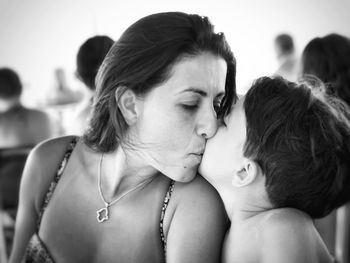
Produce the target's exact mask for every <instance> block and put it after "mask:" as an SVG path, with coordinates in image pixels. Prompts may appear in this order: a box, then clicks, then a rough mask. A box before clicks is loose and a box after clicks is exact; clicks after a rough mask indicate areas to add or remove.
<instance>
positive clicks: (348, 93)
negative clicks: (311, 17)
mask: <svg viewBox="0 0 350 263" xmlns="http://www.w3.org/2000/svg"><path fill="white" fill-rule="evenodd" d="M302 68H303V73H304V74H312V75H315V76H317V77H318V78H320V79H321V80H322V81H323V82H325V83H326V84H328V85H327V86H328V89H331V90H330V91H329V92H330V93H332V92H334V93H335V95H336V96H338V97H340V98H341V99H342V100H344V101H345V102H346V103H347V104H348V105H350V40H349V39H348V38H347V37H345V36H341V35H339V34H329V35H327V36H325V37H322V38H320V37H317V38H314V39H312V40H311V41H310V42H309V43H308V44H307V45H306V47H305V48H304V51H303V54H302Z"/></svg>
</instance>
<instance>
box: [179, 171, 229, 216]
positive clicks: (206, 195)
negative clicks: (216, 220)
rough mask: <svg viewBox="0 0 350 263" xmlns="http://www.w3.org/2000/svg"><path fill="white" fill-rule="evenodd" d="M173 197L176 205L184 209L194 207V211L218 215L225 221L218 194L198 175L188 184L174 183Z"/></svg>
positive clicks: (223, 209)
mask: <svg viewBox="0 0 350 263" xmlns="http://www.w3.org/2000/svg"><path fill="white" fill-rule="evenodd" d="M174 195H176V197H175V198H176V199H177V201H178V205H180V206H182V207H184V208H186V207H188V208H190V207H192V209H193V207H194V206H195V207H196V209H203V210H204V211H206V212H209V211H210V212H212V213H218V214H217V215H219V216H220V217H225V219H226V212H225V207H224V205H223V202H222V200H221V198H220V195H219V193H218V192H217V191H216V189H215V188H214V187H213V186H212V185H211V184H210V183H208V181H206V180H205V179H204V178H203V177H202V176H200V175H197V176H196V178H195V179H194V180H193V181H191V182H189V183H176V184H175V189H174Z"/></svg>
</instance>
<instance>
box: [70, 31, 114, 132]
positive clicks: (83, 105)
mask: <svg viewBox="0 0 350 263" xmlns="http://www.w3.org/2000/svg"><path fill="white" fill-rule="evenodd" d="M113 43H114V41H113V39H112V38H110V37H108V36H94V37H91V38H89V39H87V40H86V41H85V42H84V43H83V44H82V45H81V46H80V48H79V51H78V54H77V59H76V63H77V70H76V75H77V77H78V79H79V80H80V81H81V82H82V83H83V84H84V86H85V87H86V92H85V96H84V98H83V100H82V101H81V102H80V103H79V105H78V106H77V107H76V109H75V112H74V113H73V114H72V115H70V116H67V121H66V124H65V132H66V133H67V134H76V135H81V134H82V133H83V131H84V130H85V129H86V127H87V123H88V118H89V115H90V112H91V108H92V103H93V97H94V94H95V89H96V85H95V77H96V74H97V72H98V69H99V67H100V65H101V63H102V61H103V59H104V58H105V56H106V54H107V53H108V51H109V49H110V48H111V47H112V45H113Z"/></svg>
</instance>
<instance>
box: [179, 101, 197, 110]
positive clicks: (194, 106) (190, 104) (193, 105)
mask: <svg viewBox="0 0 350 263" xmlns="http://www.w3.org/2000/svg"><path fill="white" fill-rule="evenodd" d="M181 107H182V108H183V109H185V110H186V111H195V110H197V109H198V108H199V102H198V101H192V102H184V103H182V104H181Z"/></svg>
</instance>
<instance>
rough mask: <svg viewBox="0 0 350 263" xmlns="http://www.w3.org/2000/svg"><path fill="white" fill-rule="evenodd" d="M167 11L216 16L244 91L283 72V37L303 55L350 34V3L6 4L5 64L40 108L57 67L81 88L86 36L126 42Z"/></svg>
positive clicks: (0, 35) (0, 59) (70, 0)
mask: <svg viewBox="0 0 350 263" xmlns="http://www.w3.org/2000/svg"><path fill="white" fill-rule="evenodd" d="M160 11H184V12H190V13H198V14H201V15H206V16H209V18H210V19H211V21H212V22H213V24H214V25H215V26H216V29H217V31H223V32H224V33H225V34H226V36H227V39H228V41H229V43H230V45H231V47H232V49H233V51H234V53H235V56H236V58H237V61H238V70H237V84H238V91H239V92H240V93H244V92H245V90H246V87H247V85H248V83H250V81H251V80H252V79H253V78H256V77H258V76H261V75H264V74H271V73H272V72H274V70H275V69H276V67H277V64H276V58H275V54H274V50H273V39H274V37H275V35H276V34H278V33H281V32H287V33H290V34H291V35H292V36H293V37H294V39H295V43H296V47H297V51H298V52H299V53H300V52H301V51H302V49H303V47H304V46H305V44H306V43H307V42H308V41H309V40H310V39H312V38H313V37H316V36H323V35H325V34H328V33H331V32H337V33H340V34H344V35H346V36H348V37H350V26H349V25H350V23H349V22H350V15H349V14H350V0H306V1H305V0H293V1H287V0H264V1H261V0H218V1H207V0H177V1H165V0H148V1H141V0H139V1H136V0H128V1H121V0H59V1H58V0H56V1H53V0H0V67H3V66H9V67H12V68H14V69H15V70H17V71H18V72H19V74H20V75H21V78H22V81H23V83H24V85H25V93H24V100H25V102H26V103H27V104H33V105H38V104H40V103H42V102H43V100H44V98H45V96H46V94H47V93H50V92H51V91H52V89H53V88H55V78H54V69H55V68H57V67H62V68H64V69H65V71H66V75H67V81H68V85H69V86H71V87H72V88H76V89H78V88H79V85H80V83H79V82H78V81H77V80H76V79H75V77H74V71H75V57H76V53H77V50H78V47H79V46H80V45H81V44H82V42H84V41H85V40H86V38H88V37H90V36H92V35H95V34H107V35H109V36H111V37H113V38H114V39H118V37H119V36H120V34H121V33H122V32H123V31H124V30H125V29H126V28H127V27H128V26H129V25H130V24H131V23H133V22H135V21H136V20H137V19H139V18H141V17H143V16H145V15H148V14H151V13H155V12H160Z"/></svg>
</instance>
